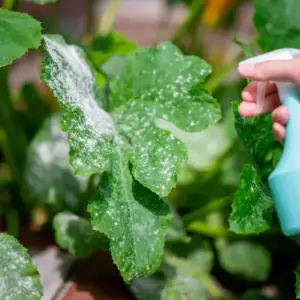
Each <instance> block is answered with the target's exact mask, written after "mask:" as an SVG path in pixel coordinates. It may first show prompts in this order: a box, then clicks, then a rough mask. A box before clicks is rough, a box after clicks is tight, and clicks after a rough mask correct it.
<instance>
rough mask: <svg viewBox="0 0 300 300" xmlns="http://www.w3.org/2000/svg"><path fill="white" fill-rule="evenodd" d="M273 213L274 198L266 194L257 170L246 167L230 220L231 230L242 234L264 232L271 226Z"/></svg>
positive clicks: (241, 177)
mask: <svg viewBox="0 0 300 300" xmlns="http://www.w3.org/2000/svg"><path fill="white" fill-rule="evenodd" d="M272 213H273V201H272V198H271V197H270V196H268V195H267V194H266V192H265V190H264V187H263V185H262V183H261V178H260V176H259V175H258V173H257V171H256V169H255V168H254V167H253V166H249V165H248V166H245V168H244V170H243V172H242V174H241V176H240V185H239V188H238V190H237V192H236V194H235V197H234V202H233V206H232V213H231V215H230V218H229V223H230V230H231V231H233V232H235V233H240V234H252V233H256V234H257V233H261V232H264V231H266V230H267V229H269V228H270V226H271V221H272Z"/></svg>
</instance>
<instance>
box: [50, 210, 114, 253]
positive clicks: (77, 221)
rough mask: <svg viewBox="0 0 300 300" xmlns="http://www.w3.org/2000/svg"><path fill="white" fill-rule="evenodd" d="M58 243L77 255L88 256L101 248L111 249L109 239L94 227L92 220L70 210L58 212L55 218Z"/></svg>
mask: <svg viewBox="0 0 300 300" xmlns="http://www.w3.org/2000/svg"><path fill="white" fill-rule="evenodd" d="M53 227H54V230H55V238H56V242H57V243H58V245H59V246H60V247H61V248H63V249H67V250H68V251H69V252H70V253H71V254H72V255H74V256H77V257H88V256H89V255H91V254H92V253H93V252H95V251H97V250H100V249H105V250H106V249H109V244H108V239H107V238H106V237H105V236H104V235H103V234H102V233H100V232H98V231H95V230H93V229H92V226H91V224H90V222H89V221H88V220H86V219H84V218H81V217H78V216H77V215H75V214H72V213H70V212H61V213H58V214H57V215H56V216H55V217H54V219H53Z"/></svg>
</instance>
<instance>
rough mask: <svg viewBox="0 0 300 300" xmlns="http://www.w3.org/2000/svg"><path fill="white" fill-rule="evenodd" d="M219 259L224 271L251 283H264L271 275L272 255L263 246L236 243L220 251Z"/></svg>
mask: <svg viewBox="0 0 300 300" xmlns="http://www.w3.org/2000/svg"><path fill="white" fill-rule="evenodd" d="M219 259H220V263H221V265H222V267H223V268H224V270H226V271H227V272H229V273H231V274H233V275H237V276H240V277H242V278H245V279H247V280H250V281H264V280H266V279H267V278H268V277H269V274H270V270H271V258H270V253H269V252H268V251H267V250H266V249H265V248H264V247H262V246H261V245H257V244H253V243H250V242H243V241H241V242H235V243H232V244H229V245H227V246H225V247H224V248H223V249H222V250H221V251H220V253H219Z"/></svg>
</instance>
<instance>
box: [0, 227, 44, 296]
mask: <svg viewBox="0 0 300 300" xmlns="http://www.w3.org/2000/svg"><path fill="white" fill-rule="evenodd" d="M0 282H1V285H0V299H10V300H19V299H22V300H23V299H24V300H40V299H41V298H42V295H43V293H42V284H41V281H40V277H39V273H38V271H37V269H36V267H35V266H34V265H33V264H32V262H31V259H30V256H29V254H28V253H27V250H26V249H25V248H23V246H22V245H21V244H19V242H18V241H17V240H16V239H15V238H13V237H12V236H9V235H7V234H5V233H1V234H0Z"/></svg>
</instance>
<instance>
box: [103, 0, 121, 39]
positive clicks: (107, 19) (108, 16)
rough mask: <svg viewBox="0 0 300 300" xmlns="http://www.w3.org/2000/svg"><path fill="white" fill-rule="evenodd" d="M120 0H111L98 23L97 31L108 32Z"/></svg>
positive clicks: (114, 18)
mask: <svg viewBox="0 0 300 300" xmlns="http://www.w3.org/2000/svg"><path fill="white" fill-rule="evenodd" d="M120 4H121V0H111V1H110V4H109V6H108V8H107V10H106V11H105V13H104V14H103V16H102V20H101V22H100V25H99V30H98V33H99V34H100V35H104V34H107V33H109V32H110V31H111V30H112V28H113V26H114V24H115V21H116V18H117V14H118V11H119V8H120Z"/></svg>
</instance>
